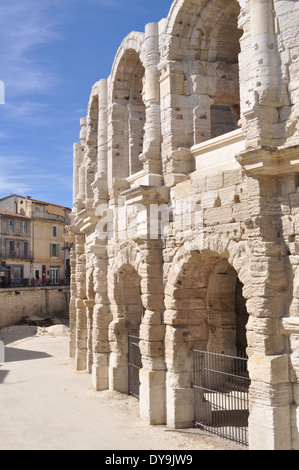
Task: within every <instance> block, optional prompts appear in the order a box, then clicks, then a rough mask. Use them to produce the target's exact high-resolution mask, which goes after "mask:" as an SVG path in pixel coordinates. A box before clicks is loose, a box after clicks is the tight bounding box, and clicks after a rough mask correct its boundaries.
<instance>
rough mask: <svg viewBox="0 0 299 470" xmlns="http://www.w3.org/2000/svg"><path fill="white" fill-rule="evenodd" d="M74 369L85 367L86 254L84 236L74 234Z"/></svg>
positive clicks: (79, 369) (83, 368)
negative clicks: (75, 293)
mask: <svg viewBox="0 0 299 470" xmlns="http://www.w3.org/2000/svg"><path fill="white" fill-rule="evenodd" d="M76 255H77V256H76V285H77V298H76V358H75V360H76V369H77V370H78V371H83V370H86V367H87V360H86V358H87V317H86V306H85V303H84V301H85V300H86V255H85V236H84V235H76Z"/></svg>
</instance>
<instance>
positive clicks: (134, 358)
mask: <svg viewBox="0 0 299 470" xmlns="http://www.w3.org/2000/svg"><path fill="white" fill-rule="evenodd" d="M128 346H129V348H128V349H129V351H128V353H129V359H128V366H129V371H128V373H129V395H133V396H134V397H136V398H138V399H139V388H140V380H139V371H140V369H141V367H142V362H141V354H140V348H139V337H138V336H135V335H128Z"/></svg>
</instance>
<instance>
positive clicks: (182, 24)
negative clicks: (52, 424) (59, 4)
mask: <svg viewBox="0 0 299 470" xmlns="http://www.w3.org/2000/svg"><path fill="white" fill-rule="evenodd" d="M298 7H299V2H298V1H297V0H295V1H294V0H283V1H282V0H276V1H275V0H262V1H260V0H240V1H237V0H228V1H226V2H223V1H222V0H208V1H206V0H192V1H191V0H175V1H174V2H173V4H172V6H171V9H170V12H169V15H168V17H167V18H165V19H163V20H161V21H160V22H159V23H150V24H148V25H146V27H145V30H144V32H132V33H130V34H129V35H128V36H127V37H126V38H125V39H124V40H123V42H122V44H121V45H120V47H119V50H118V52H117V54H116V57H115V60H114V63H113V67H112V70H111V75H110V76H109V77H108V78H105V79H102V80H100V81H99V82H97V83H96V84H95V85H94V86H93V88H92V91H91V96H90V101H89V103H88V108H87V116H86V117H85V118H83V119H82V120H81V133H80V143H77V144H75V145H74V207H73V212H72V224H71V226H70V227H69V228H68V230H69V238H68V241H69V242H71V243H72V246H73V248H72V254H71V265H72V280H71V301H70V319H71V343H70V353H71V356H73V357H74V358H75V363H76V367H77V369H78V370H87V371H88V372H90V373H91V374H92V383H93V386H94V388H95V389H96V390H106V389H111V390H118V391H120V392H124V393H127V392H128V333H130V332H131V333H132V332H134V333H136V334H139V337H140V351H141V355H142V369H141V371H140V415H141V417H142V418H143V419H145V420H146V421H147V422H149V423H150V424H165V423H166V424H168V425H169V426H172V427H186V426H190V425H192V422H193V420H194V396H193V390H192V367H193V363H192V349H193V348H194V347H202V348H209V349H213V350H220V351H222V352H225V353H233V354H234V353H236V351H237V349H238V348H241V349H243V352H246V353H247V354H248V356H249V375H250V379H251V387H250V417H249V438H250V439H249V441H250V447H251V448H252V449H259V448H264V449H298V448H299V437H298V436H299V432H298V429H299V426H298V412H299V411H298V410H299V401H298V390H299V385H298V375H299V372H298V370H299V369H298V360H297V357H298V354H299V350H298V337H299V326H298V325H299V322H298V318H299V313H298V299H299V294H298V285H297V284H298V278H299V274H298V265H299V251H298V240H299V225H298V220H297V219H298V185H299V179H298V175H299V160H298V154H299V152H298V144H299V133H298V131H299V128H298V113H297V108H298V102H299V100H298V89H299V86H298V80H297V78H296V77H297V75H298V64H299V62H298V47H299V42H298V30H299V23H298V15H296V13H298Z"/></svg>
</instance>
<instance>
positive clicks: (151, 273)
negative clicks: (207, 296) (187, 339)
mask: <svg viewBox="0 0 299 470" xmlns="http://www.w3.org/2000/svg"><path fill="white" fill-rule="evenodd" d="M143 255H144V261H145V263H144V264H143V268H142V269H144V271H145V273H144V277H143V279H142V281H141V291H142V303H143V306H144V308H145V312H144V317H143V319H142V324H141V327H140V351H141V354H142V369H141V370H140V374H139V378H140V417H141V419H143V420H145V421H146V422H148V423H149V424H151V425H155V424H165V423H166V370H165V369H166V367H165V360H164V345H163V341H164V335H165V327H164V325H163V322H162V316H163V312H164V295H163V294H164V288H163V267H162V266H163V263H162V247H161V244H160V242H159V241H151V242H145V244H144V246H143ZM140 274H143V273H142V271H141V272H140Z"/></svg>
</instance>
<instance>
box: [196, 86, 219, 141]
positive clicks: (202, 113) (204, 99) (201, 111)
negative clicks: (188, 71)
mask: <svg viewBox="0 0 299 470" xmlns="http://www.w3.org/2000/svg"><path fill="white" fill-rule="evenodd" d="M199 82H200V77H199ZM193 101H194V103H193V106H192V108H193V139H194V145H196V144H200V143H201V142H204V141H205V140H209V139H210V138H211V106H212V104H213V103H214V101H213V100H212V98H210V97H209V96H208V95H204V94H198V95H197V96H195V97H194V98H193Z"/></svg>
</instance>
